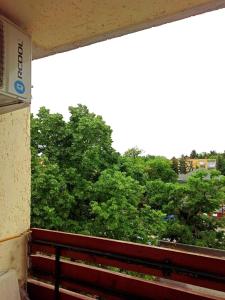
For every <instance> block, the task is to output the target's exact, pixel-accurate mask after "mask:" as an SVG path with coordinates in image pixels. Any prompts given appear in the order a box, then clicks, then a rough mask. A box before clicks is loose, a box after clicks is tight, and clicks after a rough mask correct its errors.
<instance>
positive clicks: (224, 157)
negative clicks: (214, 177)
mask: <svg viewBox="0 0 225 300" xmlns="http://www.w3.org/2000/svg"><path fill="white" fill-rule="evenodd" d="M216 168H217V170H218V171H220V172H221V174H222V175H225V154H224V153H223V154H218V155H217V159H216Z"/></svg>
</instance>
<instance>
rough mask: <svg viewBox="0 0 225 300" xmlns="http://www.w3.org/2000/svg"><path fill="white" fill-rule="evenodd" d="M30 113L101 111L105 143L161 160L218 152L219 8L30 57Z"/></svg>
mask: <svg viewBox="0 0 225 300" xmlns="http://www.w3.org/2000/svg"><path fill="white" fill-rule="evenodd" d="M32 83H33V86H34V88H33V92H32V93H33V100H32V111H33V112H34V113H36V112H37V111H38V109H39V107H41V106H46V107H47V108H49V109H50V110H51V111H52V112H59V113H62V114H63V115H64V117H65V118H66V119H68V117H69V114H68V106H76V105H77V104H78V103H81V104H85V105H87V106H88V108H89V109H90V111H91V112H94V113H96V114H99V115H102V116H103V118H104V120H105V121H106V123H107V124H108V125H110V126H111V128H112V129H113V136H112V137H113V141H114V143H113V146H114V147H115V149H116V150H117V151H120V152H121V153H123V152H124V151H126V150H127V149H128V148H131V147H134V146H137V147H138V148H141V149H143V150H144V151H145V153H146V154H156V155H164V156H167V157H168V158H170V157H172V156H174V155H175V156H180V155H181V154H183V153H184V154H189V153H190V151H191V150H192V149H196V150H197V151H198V152H202V151H209V150H213V149H214V150H217V151H223V150H225V139H224V132H225V109H224V108H225V104H224V103H225V10H219V11H215V12H211V13H207V14H203V15H200V16H196V17H192V18H189V19H185V20H182V21H178V22H174V23H170V24H166V25H163V26H160V27H156V28H151V29H149V30H144V31H141V32H138V33H133V34H130V35H126V36H123V37H120V38H116V39H112V40H109V41H106V42H101V43H98V44H94V45H91V46H88V47H84V48H80V49H77V50H74V51H70V52H66V53H63V54H57V55H54V56H51V57H48V58H44V59H40V60H37V61H34V62H33V78H32Z"/></svg>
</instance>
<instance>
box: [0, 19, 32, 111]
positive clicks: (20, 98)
mask: <svg viewBox="0 0 225 300" xmlns="http://www.w3.org/2000/svg"><path fill="white" fill-rule="evenodd" d="M30 100H31V38H30V37H29V36H28V35H27V34H26V33H24V32H23V31H22V30H21V29H20V28H19V27H17V26H16V25H14V24H13V23H11V22H10V21H8V20H7V19H5V18H4V17H2V16H0V109H1V107H3V106H9V105H12V104H17V103H21V102H28V103H29V102H30Z"/></svg>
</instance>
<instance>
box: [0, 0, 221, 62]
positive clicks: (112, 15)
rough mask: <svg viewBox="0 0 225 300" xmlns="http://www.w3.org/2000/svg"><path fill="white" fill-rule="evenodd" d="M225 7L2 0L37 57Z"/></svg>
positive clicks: (176, 1)
mask: <svg viewBox="0 0 225 300" xmlns="http://www.w3.org/2000/svg"><path fill="white" fill-rule="evenodd" d="M223 7H225V0H0V13H1V14H3V15H4V16H5V17H8V18H9V19H10V20H12V21H13V22H15V23H16V24H18V25H19V26H21V27H22V28H23V29H25V30H26V31H27V32H28V33H29V34H30V35H31V36H32V40H33V59H36V58H41V57H45V56H48V55H51V54H55V53H59V52H64V51H68V50H71V49H75V48H78V47H81V46H85V45H88V44H91V43H95V42H98V41H102V40H105V39H108V38H112V37H116V36H121V35H124V34H127V33H131V32H135V31H138V30H142V29H145V28H150V27H152V26H157V25H161V24H164V23H167V22H171V21H175V20H178V19H182V18H185V17H189V16H192V15H196V14H200V13H203V12H206V11H211V10H215V9H219V8H223Z"/></svg>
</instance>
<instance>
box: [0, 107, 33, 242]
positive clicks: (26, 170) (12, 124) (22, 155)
mask: <svg viewBox="0 0 225 300" xmlns="http://www.w3.org/2000/svg"><path fill="white" fill-rule="evenodd" d="M29 122H30V115H29V109H28V108H24V109H21V110H17V111H14V112H12V113H8V114H4V115H0V220H1V222H0V241H1V240H3V239H6V238H10V237H11V236H15V235H18V234H21V233H22V232H24V231H26V230H27V229H28V228H29V226H30V129H29V126H30V125H29Z"/></svg>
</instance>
